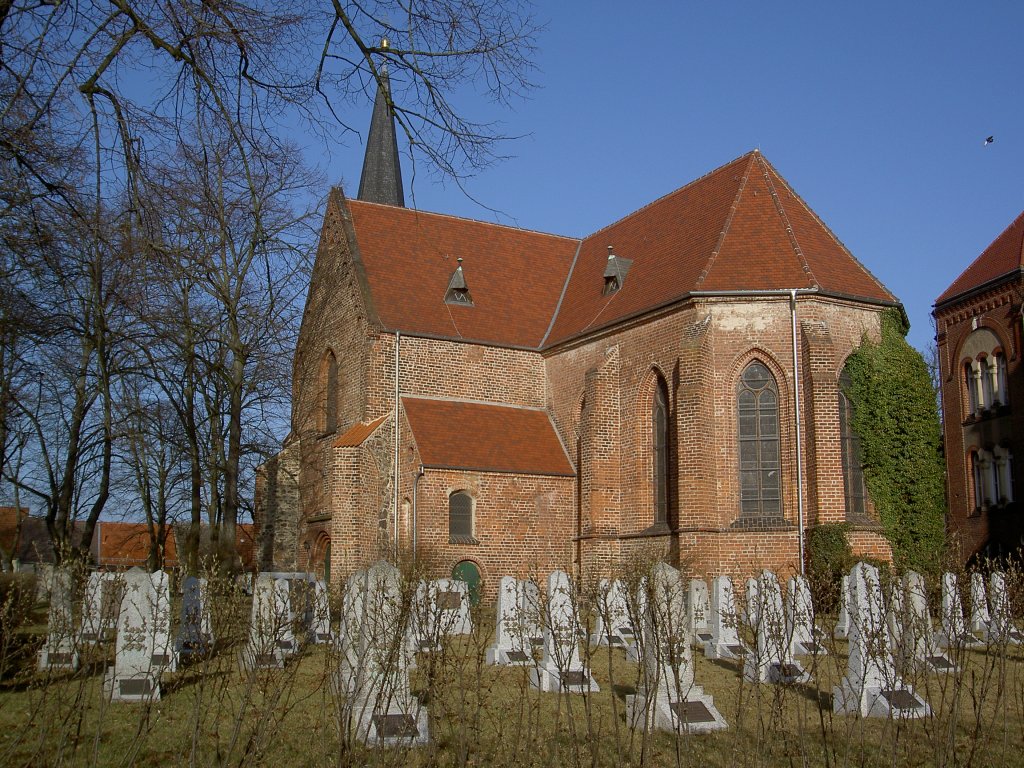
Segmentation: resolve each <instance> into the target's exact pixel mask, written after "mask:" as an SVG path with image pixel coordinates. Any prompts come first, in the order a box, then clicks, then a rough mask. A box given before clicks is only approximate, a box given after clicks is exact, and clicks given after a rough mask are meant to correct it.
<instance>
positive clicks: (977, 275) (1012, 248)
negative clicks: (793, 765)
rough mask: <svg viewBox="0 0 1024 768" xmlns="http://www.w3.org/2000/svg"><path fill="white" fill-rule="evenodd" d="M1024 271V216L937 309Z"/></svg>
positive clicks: (959, 280) (951, 288) (948, 291)
mask: <svg viewBox="0 0 1024 768" xmlns="http://www.w3.org/2000/svg"><path fill="white" fill-rule="evenodd" d="M1022 270H1024V212H1022V213H1021V214H1020V215H1019V216H1018V217H1017V218H1016V219H1014V221H1013V223H1012V224H1010V226H1008V227H1007V228H1006V229H1005V230H1003V232H1002V233H1001V234H1000V235H999V237H997V238H996V239H995V240H993V241H992V243H991V245H989V247H988V248H986V249H985V250H984V251H982V252H981V255H980V256H978V258H976V259H975V260H974V261H973V262H971V265H970V266H969V267H967V269H965V270H964V271H963V272H962V273H961V275H960V277H958V278H957V279H956V280H954V281H953V284H952V285H950V286H949V288H947V289H946V290H945V291H944V292H943V293H942V295H941V296H939V298H938V299H936V300H935V306H936V307H938V306H939V305H940V304H945V303H947V302H949V301H952V300H953V299H956V298H959V297H960V296H962V295H964V294H966V293H970V292H971V291H973V290H975V289H977V288H980V287H982V286H983V285H985V284H987V283H991V282H992V281H994V280H998V279H999V278H1001V277H1006V276H1007V275H1010V274H1012V273H1015V272H1020V271H1022Z"/></svg>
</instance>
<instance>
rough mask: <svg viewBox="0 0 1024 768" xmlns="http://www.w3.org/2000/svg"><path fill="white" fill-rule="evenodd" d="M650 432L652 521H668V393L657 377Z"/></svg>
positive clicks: (663, 383) (662, 382)
mask: <svg viewBox="0 0 1024 768" xmlns="http://www.w3.org/2000/svg"><path fill="white" fill-rule="evenodd" d="M651 433H652V435H651V436H652V439H653V458H654V477H653V480H654V522H655V523H656V524H657V523H667V522H668V495H669V494H668V395H667V394H666V392H665V382H664V381H663V380H662V379H661V377H660V376H659V377H658V382H657V385H656V386H655V387H654V397H653V399H652V403H651Z"/></svg>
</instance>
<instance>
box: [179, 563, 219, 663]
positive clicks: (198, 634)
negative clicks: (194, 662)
mask: <svg viewBox="0 0 1024 768" xmlns="http://www.w3.org/2000/svg"><path fill="white" fill-rule="evenodd" d="M175 647H176V648H177V649H178V655H179V656H180V657H182V658H183V659H191V658H193V657H196V656H203V655H205V654H206V653H208V652H209V651H210V649H211V648H212V647H213V625H212V624H211V622H210V605H209V590H208V586H207V581H206V579H200V578H198V577H196V576H186V577H185V579H184V581H183V582H182V584H181V618H180V621H179V623H178V637H177V639H176V640H175Z"/></svg>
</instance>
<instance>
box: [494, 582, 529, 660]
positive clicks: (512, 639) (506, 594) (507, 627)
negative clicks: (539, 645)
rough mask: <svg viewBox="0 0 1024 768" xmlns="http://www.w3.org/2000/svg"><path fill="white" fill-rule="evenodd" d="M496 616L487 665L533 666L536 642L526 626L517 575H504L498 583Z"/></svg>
mask: <svg viewBox="0 0 1024 768" xmlns="http://www.w3.org/2000/svg"><path fill="white" fill-rule="evenodd" d="M496 614H497V615H496V620H497V621H496V626H495V632H494V645H492V646H491V647H490V648H488V649H487V663H488V664H503V665H511V666H521V665H524V664H532V663H533V651H532V643H531V642H530V637H529V635H528V634H527V633H526V631H525V628H524V626H523V609H522V600H521V593H520V589H519V582H518V581H517V580H516V578H515V576H502V577H501V580H500V581H499V582H498V604H497V609H496Z"/></svg>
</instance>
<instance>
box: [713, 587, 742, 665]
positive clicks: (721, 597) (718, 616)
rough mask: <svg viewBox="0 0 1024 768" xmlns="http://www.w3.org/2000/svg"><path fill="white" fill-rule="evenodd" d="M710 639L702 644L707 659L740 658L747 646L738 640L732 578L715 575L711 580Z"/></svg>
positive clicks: (737, 620) (737, 616) (737, 623)
mask: <svg viewBox="0 0 1024 768" xmlns="http://www.w3.org/2000/svg"><path fill="white" fill-rule="evenodd" d="M710 620H711V621H710V623H711V640H709V641H708V643H707V644H706V645H705V646H704V655H705V656H707V657H708V658H709V659H740V658H743V657H744V656H745V655H746V654H747V653H748V649H747V647H746V646H745V645H744V644H743V643H742V642H740V635H739V615H738V614H737V612H736V598H735V596H734V595H733V591H732V579H730V578H729V577H728V576H716V577H715V578H714V579H712V580H711V616H710Z"/></svg>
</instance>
